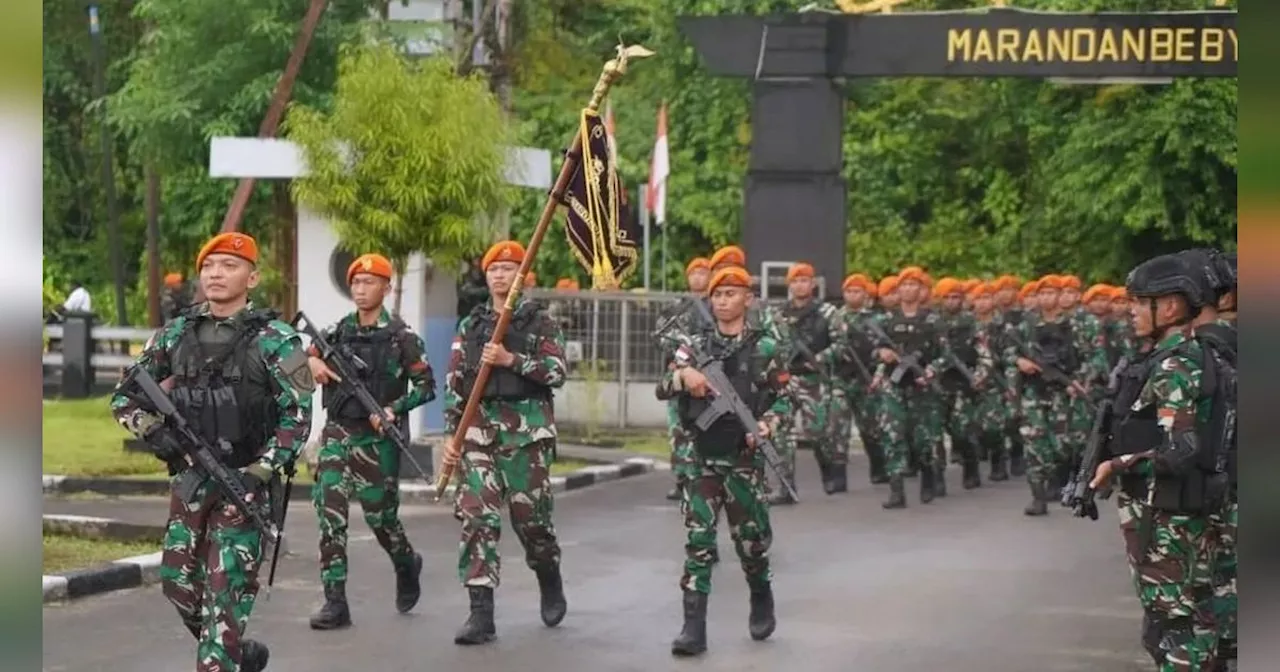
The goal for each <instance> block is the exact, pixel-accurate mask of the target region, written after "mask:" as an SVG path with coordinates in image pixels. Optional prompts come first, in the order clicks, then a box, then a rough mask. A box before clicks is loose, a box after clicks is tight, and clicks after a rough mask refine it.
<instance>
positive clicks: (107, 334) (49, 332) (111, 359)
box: [41, 324, 156, 370]
mask: <svg viewBox="0 0 1280 672" xmlns="http://www.w3.org/2000/svg"><path fill="white" fill-rule="evenodd" d="M155 332H156V330H155V329H147V328H145V327H110V326H94V327H93V331H92V334H93V336H92V339H93V341H94V343H95V344H96V346H97V349H98V351H96V352H94V353H93V354H92V355H90V357H89V365H90V366H92V367H93V368H94V369H99V370H101V369H106V370H112V369H123V368H126V367H128V366H130V365H132V364H133V360H134V357H133V355H130V354H129V353H128V352H110V350H111V349H113V347H112V346H114V345H115V344H117V343H146V342H147V339H149V338H151V335H152V334H154V333H155ZM44 335H45V338H48V339H50V340H62V325H60V324H50V325H46V326H45V328H44ZM114 349H119V348H114ZM41 362H42V363H43V364H44V365H45V366H50V367H54V368H59V367H61V366H62V364H63V355H62V352H60V351H56V350H55V351H47V352H45V353H44V355H43V356H42V357H41Z"/></svg>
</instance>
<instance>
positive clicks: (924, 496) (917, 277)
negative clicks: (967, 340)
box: [872, 266, 946, 509]
mask: <svg viewBox="0 0 1280 672" xmlns="http://www.w3.org/2000/svg"><path fill="white" fill-rule="evenodd" d="M898 279H899V281H898V292H899V293H900V295H901V301H900V304H899V306H898V307H897V308H896V309H894V310H892V311H890V312H889V313H887V314H886V315H885V316H884V317H883V318H882V321H883V323H884V325H883V331H885V332H888V333H886V334H884V335H885V336H887V337H889V338H890V339H892V342H886V341H884V340H883V339H878V340H879V342H878V343H877V346H878V349H877V351H876V352H877V356H878V357H879V358H880V363H879V364H878V366H877V368H876V374H875V380H874V381H873V382H872V388H873V389H875V390H877V391H879V392H880V393H881V394H883V396H882V398H881V403H880V405H879V408H878V409H877V410H878V415H877V418H876V424H877V425H879V426H880V428H881V431H882V432H883V434H882V436H883V437H884V448H885V469H886V470H887V471H888V472H889V499H888V500H887V501H885V502H884V504H883V505H882V506H884V508H886V509H900V508H903V507H905V506H906V505H907V499H906V490H905V486H904V484H903V478H904V477H905V475H906V471H907V455H908V453H912V454H914V455H915V456H916V458H917V460H918V461H919V464H920V502H921V503H922V504H927V503H929V502H932V501H933V498H934V497H935V496H937V495H938V494H940V493H939V492H938V491H937V490H935V486H939V476H940V473H941V468H945V466H946V462H945V461H944V462H943V463H942V465H941V467H939V466H938V465H936V464H935V461H934V458H935V454H936V453H937V452H939V451H940V450H941V448H940V444H941V443H942V400H941V399H939V398H938V396H937V395H936V394H935V393H934V392H933V391H932V390H930V389H928V387H929V385H930V383H931V381H932V380H933V376H934V369H933V368H932V366H931V363H932V362H934V361H935V360H936V359H937V358H938V357H939V347H938V346H939V333H940V331H941V319H940V318H939V317H938V314H937V313H935V312H933V311H932V310H930V309H929V308H926V307H925V306H924V300H925V298H926V297H927V296H928V295H929V293H928V289H927V285H926V281H927V280H928V276H927V275H926V274H925V272H924V271H923V270H922V269H920V268H919V267H918V266H910V267H908V268H905V269H903V271H902V272H901V273H900V274H899V275H898ZM895 350H897V351H898V352H901V354H902V355H903V356H904V357H912V358H913V359H915V361H916V362H917V363H918V368H917V369H916V370H914V371H912V370H908V369H903V373H902V375H901V377H900V378H899V380H898V382H897V383H894V382H893V381H892V380H891V378H892V377H893V376H892V372H893V371H895V370H896V369H897V368H898V367H899V366H900V365H902V364H903V362H902V361H901V358H900V357H899V355H898V354H897V352H895ZM943 488H945V485H943V486H940V487H939V490H942V494H945V490H943Z"/></svg>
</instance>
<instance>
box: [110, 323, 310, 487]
mask: <svg viewBox="0 0 1280 672" xmlns="http://www.w3.org/2000/svg"><path fill="white" fill-rule="evenodd" d="M253 311H254V307H253V305H252V304H249V305H246V306H245V307H244V308H243V309H242V310H241V311H240V312H238V313H236V314H235V315H232V316H231V317H228V318H225V320H222V321H220V322H222V323H226V324H234V323H235V322H237V321H239V320H244V319H246V318H247V317H248V316H249V314H250V313H251V312H253ZM205 319H215V320H216V319H218V318H214V317H213V316H212V314H211V313H210V312H209V304H208V303H202V304H200V305H198V306H196V307H194V308H192V309H191V310H190V311H188V312H187V313H184V314H183V315H179V316H178V317H177V318H176V319H174V320H171V321H169V322H168V323H166V324H165V325H164V326H163V327H161V328H160V329H159V330H157V331H156V333H154V334H152V336H151V338H150V339H148V340H147V344H146V345H145V346H143V348H142V354H140V355H138V360H137V364H136V366H140V367H142V368H143V370H145V371H146V372H147V373H149V374H150V375H151V377H152V378H155V379H156V380H157V381H160V382H163V381H164V380H165V379H167V378H169V377H170V376H171V375H172V369H171V360H170V357H171V356H172V355H173V351H174V349H175V348H176V346H177V345H178V340H179V339H180V338H181V337H182V334H183V332H184V331H185V325H186V324H187V322H188V321H189V320H205ZM254 342H255V343H256V344H257V346H258V349H259V351H260V354H261V355H262V359H263V361H264V362H265V363H266V365H267V372H268V374H269V375H270V376H271V380H272V383H273V384H272V386H271V388H272V389H271V393H272V396H274V398H275V400H276V405H277V409H278V412H279V415H278V420H277V422H276V427H275V431H274V432H271V435H270V438H269V439H268V440H267V445H266V447H265V450H264V451H263V452H262V454H261V455H260V456H259V458H258V462H257V463H256V464H254V465H250V467H249V470H250V471H252V472H253V473H254V475H256V476H258V477H259V478H261V479H263V480H267V478H268V477H269V476H270V473H271V472H275V471H283V470H284V466H285V465H286V464H292V463H293V461H294V459H296V457H297V455H298V452H299V451H301V450H302V447H303V445H304V444H305V443H306V441H307V436H308V435H309V434H310V433H311V393H312V391H313V389H314V387H315V383H314V381H313V380H312V378H311V370H310V369H309V368H307V358H306V352H305V351H304V350H303V348H302V339H301V338H299V337H298V333H297V332H296V331H294V330H293V327H291V326H289V325H288V324H287V323H285V322H282V321H280V320H272V321H270V322H269V323H267V325H266V326H265V327H263V328H262V331H260V332H259V334H258V338H257V339H255V341H254ZM111 412H112V414H113V415H114V416H115V418H116V420H117V421H118V422H119V423H120V424H121V425H122V426H123V427H124V428H125V429H126V430H128V431H129V432H131V433H133V434H134V435H135V436H139V437H141V436H143V435H144V434H146V433H147V432H148V431H149V430H150V428H151V427H152V426H153V425H155V424H157V423H159V422H161V418H160V416H158V415H156V414H155V413H151V412H149V411H146V410H143V409H142V408H141V407H139V405H138V403H137V402H135V401H134V400H133V399H131V398H129V397H128V396H127V395H125V394H124V393H123V392H122V390H121V389H120V387H118V386H117V388H116V390H115V393H114V394H113V395H112V396H111Z"/></svg>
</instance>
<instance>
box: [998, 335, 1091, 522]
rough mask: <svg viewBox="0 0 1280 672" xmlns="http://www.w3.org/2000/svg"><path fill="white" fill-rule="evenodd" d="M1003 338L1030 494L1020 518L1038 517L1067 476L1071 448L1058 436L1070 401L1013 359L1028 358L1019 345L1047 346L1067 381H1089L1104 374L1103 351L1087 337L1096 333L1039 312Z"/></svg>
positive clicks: (1062, 433)
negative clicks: (1017, 401)
mask: <svg viewBox="0 0 1280 672" xmlns="http://www.w3.org/2000/svg"><path fill="white" fill-rule="evenodd" d="M1037 335H1039V336H1040V338H1039V339H1038V338H1037ZM1009 336H1010V337H1009V339H1008V343H1007V345H1006V347H1005V353H1004V362H1005V364H1006V365H1007V366H1008V367H1009V368H1008V375H1009V377H1010V379H1013V380H1017V381H1018V383H1017V388H1018V389H1019V390H1020V392H1021V395H1022V396H1021V399H1020V413H1019V416H1020V418H1021V422H1022V427H1021V433H1022V439H1023V442H1024V445H1025V446H1026V450H1027V458H1028V459H1027V482H1028V483H1029V484H1030V486H1031V492H1032V495H1033V501H1032V503H1031V505H1030V506H1028V507H1027V511H1026V513H1027V515H1043V514H1044V505H1045V503H1047V502H1048V501H1049V499H1050V498H1051V497H1054V496H1055V495H1056V493H1057V491H1058V490H1057V489H1058V488H1061V487H1062V486H1064V485H1066V480H1067V478H1068V476H1069V474H1068V472H1069V470H1070V467H1071V458H1072V455H1071V454H1070V453H1069V452H1068V450H1069V449H1070V448H1071V444H1069V443H1066V442H1065V440H1064V437H1065V436H1066V434H1067V432H1068V428H1069V426H1070V422H1071V412H1072V403H1073V402H1072V400H1071V397H1070V396H1069V395H1068V393H1067V388H1066V387H1065V386H1063V385H1059V384H1057V383H1050V382H1047V381H1045V380H1044V379H1043V378H1041V377H1040V375H1039V374H1035V375H1030V376H1027V375H1022V374H1021V372H1020V371H1018V369H1017V365H1016V363H1015V362H1016V361H1017V359H1018V358H1019V357H1027V358H1030V357H1029V354H1030V353H1028V352H1026V351H1024V350H1023V346H1025V347H1027V348H1032V347H1035V345H1036V344H1037V343H1040V344H1050V345H1049V346H1046V347H1049V348H1050V349H1051V350H1052V353H1051V357H1052V358H1059V359H1062V360H1064V361H1059V362H1057V364H1056V366H1064V368H1066V369H1067V370H1066V371H1064V373H1066V374H1067V376H1068V377H1070V378H1071V379H1072V380H1076V381H1092V380H1097V379H1098V377H1099V376H1101V375H1105V374H1104V373H1103V370H1104V369H1105V367H1106V362H1105V352H1106V349H1105V347H1104V344H1103V343H1100V342H1099V341H1097V340H1090V337H1092V338H1093V339H1097V338H1098V333H1093V334H1087V333H1085V332H1083V331H1082V330H1079V329H1076V328H1074V324H1073V322H1072V320H1071V319H1070V318H1069V317H1067V316H1060V317H1059V318H1058V319H1056V320H1052V321H1050V320H1046V319H1045V317H1044V316H1043V315H1042V314H1040V313H1035V314H1033V315H1029V316H1028V317H1027V319H1025V320H1024V321H1023V322H1022V323H1021V324H1019V325H1013V326H1011V329H1010V333H1009ZM1019 344H1021V346H1020V345H1019Z"/></svg>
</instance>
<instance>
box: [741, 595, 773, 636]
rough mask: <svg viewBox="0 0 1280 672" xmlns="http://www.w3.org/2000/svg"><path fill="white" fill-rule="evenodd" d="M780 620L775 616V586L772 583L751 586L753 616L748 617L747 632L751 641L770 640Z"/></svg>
mask: <svg viewBox="0 0 1280 672" xmlns="http://www.w3.org/2000/svg"><path fill="white" fill-rule="evenodd" d="M777 627H778V619H777V618H775V617H774V615H773V585H772V584H770V583H759V584H757V583H752V584H751V615H750V616H748V617H747V630H748V631H750V632H751V639H754V640H755V641H757V642H763V641H764V640H766V639H769V635H772V634H773V631H774V629H775V628H777Z"/></svg>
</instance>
